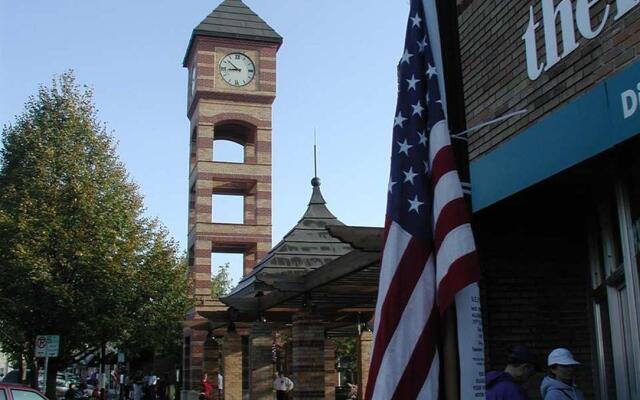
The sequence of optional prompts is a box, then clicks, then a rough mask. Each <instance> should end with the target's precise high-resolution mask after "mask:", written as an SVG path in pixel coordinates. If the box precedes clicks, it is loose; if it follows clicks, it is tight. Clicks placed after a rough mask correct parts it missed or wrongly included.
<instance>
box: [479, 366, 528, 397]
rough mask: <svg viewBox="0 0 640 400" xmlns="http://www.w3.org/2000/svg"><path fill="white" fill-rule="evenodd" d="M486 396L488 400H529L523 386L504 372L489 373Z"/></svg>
mask: <svg viewBox="0 0 640 400" xmlns="http://www.w3.org/2000/svg"><path fill="white" fill-rule="evenodd" d="M486 396H487V400H529V396H527V393H526V392H525V391H524V389H523V388H522V386H520V385H518V384H517V383H515V382H514V381H513V377H511V375H509V374H507V373H506V372H503V371H491V372H489V373H487V386H486Z"/></svg>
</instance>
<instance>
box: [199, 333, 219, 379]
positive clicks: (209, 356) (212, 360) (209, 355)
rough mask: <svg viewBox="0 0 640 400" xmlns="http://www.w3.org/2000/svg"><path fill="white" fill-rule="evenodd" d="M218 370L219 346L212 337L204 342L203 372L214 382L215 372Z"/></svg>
mask: <svg viewBox="0 0 640 400" xmlns="http://www.w3.org/2000/svg"><path fill="white" fill-rule="evenodd" d="M219 370H220V346H218V342H216V341H215V339H213V338H208V339H207V340H206V341H205V342H204V362H203V372H206V373H207V374H208V375H209V382H211V383H212V384H213V383H214V382H216V372H217V371H219Z"/></svg>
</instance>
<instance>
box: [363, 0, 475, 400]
mask: <svg viewBox="0 0 640 400" xmlns="http://www.w3.org/2000/svg"><path fill="white" fill-rule="evenodd" d="M425 21H426V18H425V10H424V6H423V2H422V0H411V11H410V15H409V21H408V24H407V32H406V40H405V48H404V52H403V55H402V58H401V60H400V64H399V71H398V72H399V73H398V78H399V88H398V89H399V94H398V102H397V107H396V114H395V118H394V123H393V144H392V145H393V146H392V153H391V174H390V179H389V189H388V201H387V216H386V223H385V241H384V249H383V254H382V262H381V271H380V283H379V289H378V301H377V305H376V317H375V324H374V335H375V336H374V344H373V352H372V355H371V365H370V369H369V378H368V382H367V388H366V394H365V399H367V400H388V399H401V400H409V399H437V398H438V395H439V382H440V370H441V368H440V357H439V352H438V349H439V343H440V328H439V321H440V318H441V316H442V314H444V312H445V311H447V310H448V309H449V307H450V306H451V305H452V303H453V302H454V301H455V295H456V293H458V292H459V291H460V290H461V289H463V288H465V287H466V286H468V285H469V284H471V283H473V282H477V281H478V279H479V264H478V260H477V254H476V248H475V243H474V239H473V234H472V231H471V226H470V223H469V221H470V218H469V213H468V211H467V207H466V204H465V200H464V196H463V191H462V187H461V184H460V179H459V177H458V172H457V169H456V162H455V157H454V154H453V150H452V147H451V140H450V137H449V131H448V126H447V121H446V117H445V112H444V105H443V102H442V97H441V93H440V88H439V86H438V74H440V73H441V71H438V70H437V69H436V63H435V61H434V55H433V52H432V49H431V44H430V41H429V35H428V29H427V28H426V23H425Z"/></svg>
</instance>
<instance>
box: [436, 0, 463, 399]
mask: <svg viewBox="0 0 640 400" xmlns="http://www.w3.org/2000/svg"><path fill="white" fill-rule="evenodd" d="M436 7H437V10H438V26H439V30H440V43H441V46H440V48H441V51H442V63H443V69H444V71H443V72H444V76H445V77H446V79H445V92H446V100H447V117H448V122H449V131H450V132H463V131H465V130H466V115H465V107H464V87H463V83H462V68H461V60H460V41H459V37H458V11H457V6H456V2H455V1H451V0H436ZM452 148H453V152H454V155H455V157H456V165H457V167H458V175H459V176H460V181H461V182H462V183H463V186H464V185H465V184H469V183H470V174H469V150H468V147H467V142H466V141H464V140H454V141H453V142H452ZM464 197H465V200H466V204H467V208H468V210H469V212H470V213H471V190H465V191H464ZM470 215H471V214H470ZM442 322H443V327H442V328H443V329H442V331H443V332H442V334H443V348H442V353H443V372H444V373H443V383H444V398H445V399H446V400H460V363H459V352H458V326H457V313H456V306H455V303H454V304H452V305H451V307H450V308H449V310H447V311H446V313H445V315H444V318H443V321H442Z"/></svg>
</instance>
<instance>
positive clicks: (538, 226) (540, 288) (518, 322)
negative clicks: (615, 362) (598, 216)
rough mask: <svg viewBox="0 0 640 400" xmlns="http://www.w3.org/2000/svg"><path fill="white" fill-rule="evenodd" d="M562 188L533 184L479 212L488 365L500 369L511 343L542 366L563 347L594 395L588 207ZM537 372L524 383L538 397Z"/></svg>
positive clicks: (588, 394) (582, 384) (583, 385)
mask: <svg viewBox="0 0 640 400" xmlns="http://www.w3.org/2000/svg"><path fill="white" fill-rule="evenodd" d="M561 190H562V189H558V188H557V187H552V186H550V185H547V187H544V188H542V189H541V188H536V189H535V190H533V191H532V190H530V191H528V192H527V193H526V194H523V195H518V196H515V197H514V198H512V199H509V200H508V201H507V202H504V203H502V206H501V207H497V208H496V207H494V208H492V209H489V210H487V211H485V212H483V213H481V214H480V215H477V219H476V221H477V222H476V229H475V232H476V236H477V240H478V248H479V252H480V256H481V265H482V274H483V276H482V281H481V290H482V298H483V314H484V315H483V318H484V324H485V340H486V344H485V345H486V349H485V351H486V364H487V370H495V369H503V368H504V367H505V364H506V356H507V352H508V349H509V347H510V346H513V345H515V344H522V345H526V346H527V347H529V348H530V349H531V350H532V351H533V352H534V353H536V355H537V356H538V358H539V360H540V362H541V364H542V365H546V356H547V355H548V354H549V352H550V351H551V350H552V349H553V348H556V347H567V348H569V349H570V350H571V351H572V352H573V354H574V356H575V357H576V358H577V359H578V360H579V361H580V362H582V363H583V367H582V368H580V370H579V373H578V377H577V384H578V387H579V388H580V389H581V390H583V391H584V392H585V396H586V398H587V399H591V398H593V390H594V388H593V383H592V358H593V356H592V343H593V338H592V335H593V332H592V331H593V329H592V321H591V315H592V312H591V299H590V290H589V276H588V271H589V264H588V259H587V243H586V233H585V221H584V215H586V213H585V211H584V210H586V208H585V209H582V208H581V207H580V206H579V205H576V204H575V202H574V201H572V200H573V199H574V196H575V195H572V194H571V189H569V190H567V191H566V192H562V191H561ZM587 203H588V201H587ZM542 377H543V374H538V375H537V376H535V377H534V378H532V379H531V380H530V381H529V382H528V385H527V390H528V392H529V394H530V397H531V398H539V396H540V395H539V385H540V381H541V379H542Z"/></svg>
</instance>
